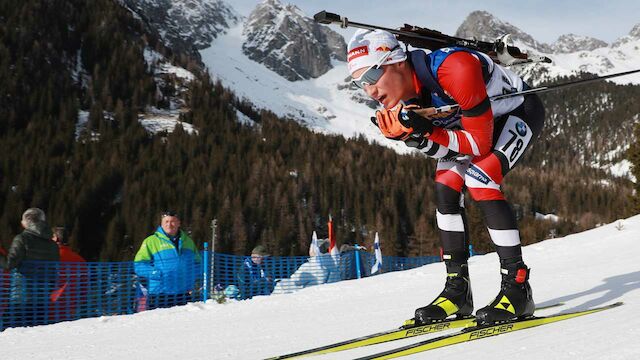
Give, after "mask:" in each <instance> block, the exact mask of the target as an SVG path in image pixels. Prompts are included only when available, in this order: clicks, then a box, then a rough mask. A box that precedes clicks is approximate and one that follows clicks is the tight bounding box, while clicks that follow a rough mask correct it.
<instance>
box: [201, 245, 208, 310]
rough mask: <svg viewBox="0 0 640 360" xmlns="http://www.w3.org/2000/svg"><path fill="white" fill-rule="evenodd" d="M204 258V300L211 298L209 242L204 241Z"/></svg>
mask: <svg viewBox="0 0 640 360" xmlns="http://www.w3.org/2000/svg"><path fill="white" fill-rule="evenodd" d="M203 258H204V259H202V302H207V300H208V299H209V243H208V242H205V243H204V253H203Z"/></svg>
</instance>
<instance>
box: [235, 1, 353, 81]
mask: <svg viewBox="0 0 640 360" xmlns="http://www.w3.org/2000/svg"><path fill="white" fill-rule="evenodd" d="M243 35H244V36H245V41H244V43H243V44H242V51H243V53H244V54H245V55H247V56H248V57H249V58H250V59H251V60H253V61H255V62H258V63H262V64H264V65H265V66H266V67H267V68H269V69H271V70H273V71H275V72H276V73H278V74H280V75H281V76H283V77H284V78H285V79H287V80H290V81H296V80H306V79H310V78H317V77H319V76H321V75H324V74H326V73H327V71H329V70H330V69H331V68H332V67H333V66H332V64H331V60H332V59H336V60H340V61H346V49H347V45H346V43H345V42H344V39H343V38H342V36H340V34H338V33H336V32H335V31H333V30H331V29H329V28H328V27H326V26H320V25H318V24H317V23H316V22H314V21H313V20H312V19H310V18H308V17H306V16H305V15H304V13H302V11H301V10H300V9H299V8H297V7H296V6H293V5H284V4H282V3H281V2H280V1H278V0H266V1H264V2H262V3H260V4H259V5H258V6H256V8H255V9H254V10H253V11H252V12H251V14H250V15H249V18H248V19H247V21H246V23H245V25H244V30H243Z"/></svg>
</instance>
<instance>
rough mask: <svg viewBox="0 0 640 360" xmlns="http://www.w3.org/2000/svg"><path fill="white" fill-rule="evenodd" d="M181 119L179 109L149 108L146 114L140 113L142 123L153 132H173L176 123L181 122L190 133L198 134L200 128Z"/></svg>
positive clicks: (139, 119) (139, 118)
mask: <svg viewBox="0 0 640 360" xmlns="http://www.w3.org/2000/svg"><path fill="white" fill-rule="evenodd" d="M179 119H180V111H179V110H162V109H156V108H149V109H147V111H146V112H145V113H144V114H140V115H138V121H139V122H140V124H141V125H142V126H143V127H144V128H145V129H146V130H147V131H149V132H150V133H152V134H157V133H159V132H164V131H166V132H169V133H171V132H173V130H175V128H176V125H178V124H180V125H182V128H183V129H184V131H185V132H187V133H188V134H189V135H194V134H195V135H198V130H197V129H196V128H195V127H194V126H193V125H191V124H189V123H186V122H182V121H180V120H179Z"/></svg>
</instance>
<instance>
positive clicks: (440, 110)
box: [414, 69, 640, 116]
mask: <svg viewBox="0 0 640 360" xmlns="http://www.w3.org/2000/svg"><path fill="white" fill-rule="evenodd" d="M638 72H640V69H636V70H631V71H625V72H620V73H615V74H609V75H603V76H597V77H594V78H591V79H582V80H576V81H570V82H566V83H562V84H557V85H549V86H541V87H537V88H533V89H527V90H522V91H517V92H513V93H508V94H500V95H494V96H491V97H489V100H491V101H495V100H502V99H508V98H512V97H515V96H521V95H528V94H539V93H544V92H548V91H554V90H558V89H563V88H568V87H571V86H576V85H584V84H588V83H592V82H596V81H602V80H606V79H611V78H614V77H619V76H625V75H630V74H634V73H638ZM459 107H460V105H458V104H451V105H445V106H441V107H437V108H427V109H421V110H422V111H416V110H414V111H415V112H416V113H418V114H419V115H422V116H425V115H426V116H429V115H435V114H440V113H444V112H449V111H451V110H455V109H457V108H459Z"/></svg>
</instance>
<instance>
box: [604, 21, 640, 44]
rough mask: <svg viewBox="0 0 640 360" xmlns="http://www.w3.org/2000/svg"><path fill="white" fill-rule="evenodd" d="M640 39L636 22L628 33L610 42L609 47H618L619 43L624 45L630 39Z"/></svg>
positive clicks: (638, 25)
mask: <svg viewBox="0 0 640 360" xmlns="http://www.w3.org/2000/svg"><path fill="white" fill-rule="evenodd" d="M638 40H640V24H636V25H635V26H634V27H633V28H632V29H631V31H629V34H628V35H625V36H623V37H621V38H619V39H618V40H616V41H615V42H614V43H613V44H611V47H618V46H620V45H624V44H626V43H628V42H631V41H638Z"/></svg>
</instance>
